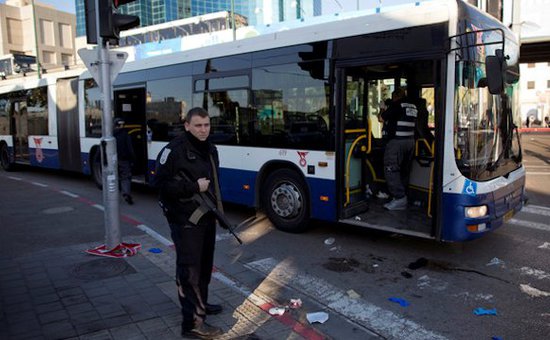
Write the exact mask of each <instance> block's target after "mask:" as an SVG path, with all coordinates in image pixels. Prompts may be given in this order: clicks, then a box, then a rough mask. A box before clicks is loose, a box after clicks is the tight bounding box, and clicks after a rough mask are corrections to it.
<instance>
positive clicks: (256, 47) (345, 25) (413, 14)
mask: <svg viewBox="0 0 550 340" xmlns="http://www.w3.org/2000/svg"><path fill="white" fill-rule="evenodd" d="M453 4H454V6H456V0H432V1H425V2H419V3H416V4H415V3H412V4H407V5H400V6H392V7H387V8H383V9H380V8H379V9H371V10H363V11H357V12H355V13H346V14H338V15H330V16H321V17H313V18H306V19H304V20H296V21H292V22H283V23H281V24H277V25H274V27H273V28H272V29H268V30H267V31H268V32H269V33H265V34H261V35H258V36H255V37H250V38H246V39H242V40H236V41H231V42H226V43H221V44H216V45H212V46H206V47H200V48H194V49H190V50H185V51H180V52H174V53H171V54H165V55H161V56H155V57H150V58H147V59H143V60H136V61H132V62H127V63H126V64H125V65H124V67H123V69H122V71H121V72H132V71H137V70H143V69H149V68H155V67H161V66H166V65H171V64H177V63H183V62H189V61H195V60H201V59H207V58H216V57H222V56H230V55H236V54H241V53H247V52H254V51H261V50H268V49H272V48H278V47H284V46H293V45H298V44H303V43H310V42H316V41H323V40H328V39H336V38H343V37H349V36H356V35H362V34H369V33H376V32H382V31H390V30H395V29H400V28H407V27H414V26H422V25H429V24H436V23H441V22H446V21H448V20H449V12H450V10H451V9H452V8H451V7H450V6H452V5H453ZM310 19H311V20H310ZM290 27H292V28H290ZM89 77H91V75H90V74H89V73H88V72H86V73H85V74H83V78H89Z"/></svg>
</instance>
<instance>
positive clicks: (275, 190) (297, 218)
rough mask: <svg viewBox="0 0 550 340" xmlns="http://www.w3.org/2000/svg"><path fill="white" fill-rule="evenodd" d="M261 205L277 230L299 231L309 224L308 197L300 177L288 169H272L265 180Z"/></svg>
mask: <svg viewBox="0 0 550 340" xmlns="http://www.w3.org/2000/svg"><path fill="white" fill-rule="evenodd" d="M263 207H264V209H265V212H266V214H267V217H268V218H269V219H270V220H271V222H272V223H273V224H274V225H275V227H276V228H277V229H279V230H282V231H286V232H291V233H300V232H303V231H305V230H306V229H307V227H308V224H309V199H308V196H307V191H306V184H305V182H304V180H303V179H302V177H301V176H300V175H299V174H298V173H296V171H292V170H290V169H279V170H275V171H273V172H272V173H271V174H270V175H269V176H268V177H267V179H266V181H265V190H264V191H263Z"/></svg>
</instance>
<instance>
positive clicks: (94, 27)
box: [78, 0, 141, 257]
mask: <svg viewBox="0 0 550 340" xmlns="http://www.w3.org/2000/svg"><path fill="white" fill-rule="evenodd" d="M134 1H135V0H84V8H85V14H86V40H87V43H88V44H97V49H96V51H95V52H94V51H93V50H88V49H80V50H79V53H78V54H79V55H80V56H81V58H82V60H83V61H84V62H85V64H86V67H87V68H88V70H89V71H90V73H91V74H92V76H93V77H94V79H95V80H96V82H97V84H98V85H99V87H100V89H101V92H102V94H103V114H102V124H101V134H102V137H101V143H100V153H101V170H102V184H103V207H104V222H105V244H104V245H102V246H99V247H96V248H94V249H90V250H88V251H87V252H88V253H90V254H93V255H102V256H111V257H124V256H128V255H134V254H135V253H136V252H137V250H138V249H139V248H140V247H141V245H139V244H131V243H122V242H121V237H120V207H119V191H118V160H117V150H116V140H115V139H114V138H113V125H114V124H113V109H112V102H113V100H112V91H113V84H112V80H113V79H114V78H115V77H116V75H117V74H118V71H120V69H121V68H122V66H123V64H124V61H125V60H126V58H127V57H128V54H127V53H125V52H117V53H115V55H112V54H111V53H110V51H109V44H110V42H111V41H114V44H115V45H116V44H117V43H118V39H119V33H120V31H121V30H127V29H130V28H132V27H136V26H138V25H139V17H137V16H134V15H125V14H119V13H118V12H117V8H118V6H120V5H124V4H127V3H130V2H134ZM88 51H92V53H88ZM96 53H97V54H96ZM96 57H97V59H96ZM111 59H112V60H111Z"/></svg>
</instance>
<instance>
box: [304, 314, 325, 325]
mask: <svg viewBox="0 0 550 340" xmlns="http://www.w3.org/2000/svg"><path fill="white" fill-rule="evenodd" d="M306 318H307V321H309V323H315V322H318V323H325V322H326V321H327V320H328V313H325V312H315V313H307V315H306Z"/></svg>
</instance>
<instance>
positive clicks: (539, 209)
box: [521, 204, 550, 216]
mask: <svg viewBox="0 0 550 340" xmlns="http://www.w3.org/2000/svg"><path fill="white" fill-rule="evenodd" d="M521 211H524V212H528V213H531V214H537V215H543V216H550V208H547V207H543V206H540V205H532V204H528V205H526V206H524V207H523V208H522V209H521Z"/></svg>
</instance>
